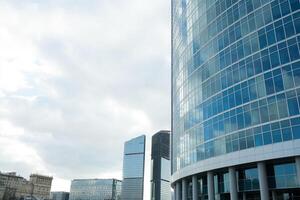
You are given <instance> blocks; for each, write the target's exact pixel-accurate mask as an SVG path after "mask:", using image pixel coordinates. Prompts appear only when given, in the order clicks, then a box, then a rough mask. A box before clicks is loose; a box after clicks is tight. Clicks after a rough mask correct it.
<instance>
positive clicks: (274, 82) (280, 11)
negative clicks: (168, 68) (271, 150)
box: [172, 0, 300, 172]
mask: <svg viewBox="0 0 300 200" xmlns="http://www.w3.org/2000/svg"><path fill="white" fill-rule="evenodd" d="M172 16H173V19H172V25H173V26H172V27H173V33H172V43H173V51H172V71H173V72H172V73H173V77H172V87H173V96H172V98H173V105H172V106H173V115H172V120H173V149H174V152H173V161H172V162H173V172H174V171H176V170H178V169H180V168H183V167H185V166H187V165H190V164H192V163H194V162H197V161H200V160H204V159H207V158H210V157H214V156H218V155H222V154H225V153H230V152H233V151H239V150H243V149H246V148H253V147H257V146H261V145H267V144H271V143H277V142H283V141H287V140H291V139H299V138H298V137H299V136H298V135H300V129H298V126H296V125H295V126H294V125H290V127H284V129H278V130H272V131H271V132H270V135H271V142H268V137H267V136H265V135H267V134H258V133H252V135H251V136H250V135H247V136H245V137H242V135H243V132H245V134H246V132H247V134H249V133H248V132H249V130H251V131H252V132H253V129H254V128H257V127H261V129H262V127H263V126H266V125H267V124H270V123H272V124H273V123H279V124H280V122H281V121H282V120H285V121H286V120H289V118H291V117H293V119H296V118H297V116H299V114H300V112H299V107H300V104H299V103H300V102H299V101H300V97H299V94H300V88H299V87H300V79H299V78H300V61H299V59H300V53H299V52H300V2H299V0H280V1H279V0H255V1H254V0H197V1H196V0H173V7H172ZM290 124H292V123H290ZM289 130H290V132H289V133H288V131H289ZM251 131H250V132H251ZM298 131H299V133H298ZM236 134H238V135H241V139H240V137H238V138H239V139H238V148H237V145H236V139H232V138H234V137H236V136H235V135H236ZM260 137H262V138H263V139H262V141H261V142H259V138H260ZM228 138H230V139H228ZM250 138H252V139H250ZM230 148H231V149H232V150H230Z"/></svg>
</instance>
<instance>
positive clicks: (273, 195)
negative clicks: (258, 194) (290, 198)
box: [272, 190, 277, 200]
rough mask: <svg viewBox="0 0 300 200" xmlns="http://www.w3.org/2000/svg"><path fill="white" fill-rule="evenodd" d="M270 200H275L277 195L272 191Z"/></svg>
mask: <svg viewBox="0 0 300 200" xmlns="http://www.w3.org/2000/svg"><path fill="white" fill-rule="evenodd" d="M272 200H277V194H276V192H275V191H274V190H273V191H272Z"/></svg>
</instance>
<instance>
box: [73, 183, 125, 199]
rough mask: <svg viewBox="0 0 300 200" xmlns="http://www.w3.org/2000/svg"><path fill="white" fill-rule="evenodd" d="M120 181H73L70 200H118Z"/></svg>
mask: <svg viewBox="0 0 300 200" xmlns="http://www.w3.org/2000/svg"><path fill="white" fill-rule="evenodd" d="M121 185H122V181H120V180H117V179H75V180H73V181H72V183H71V191H70V197H69V199H70V200H120V199H121Z"/></svg>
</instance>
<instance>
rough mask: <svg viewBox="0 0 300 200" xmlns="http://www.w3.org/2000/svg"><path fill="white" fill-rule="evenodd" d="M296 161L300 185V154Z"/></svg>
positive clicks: (299, 184) (299, 183)
mask: <svg viewBox="0 0 300 200" xmlns="http://www.w3.org/2000/svg"><path fill="white" fill-rule="evenodd" d="M295 161H296V169H297V177H298V186H299V187H300V156H298V157H296V158H295Z"/></svg>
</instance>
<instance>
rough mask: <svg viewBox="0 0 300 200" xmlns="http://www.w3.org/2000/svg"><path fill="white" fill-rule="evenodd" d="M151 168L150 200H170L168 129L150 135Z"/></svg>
mask: <svg viewBox="0 0 300 200" xmlns="http://www.w3.org/2000/svg"><path fill="white" fill-rule="evenodd" d="M151 170H152V173H151V200H170V199H171V190H170V177H171V168H170V131H159V132H158V133H156V134H155V135H153V136H152V148H151Z"/></svg>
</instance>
